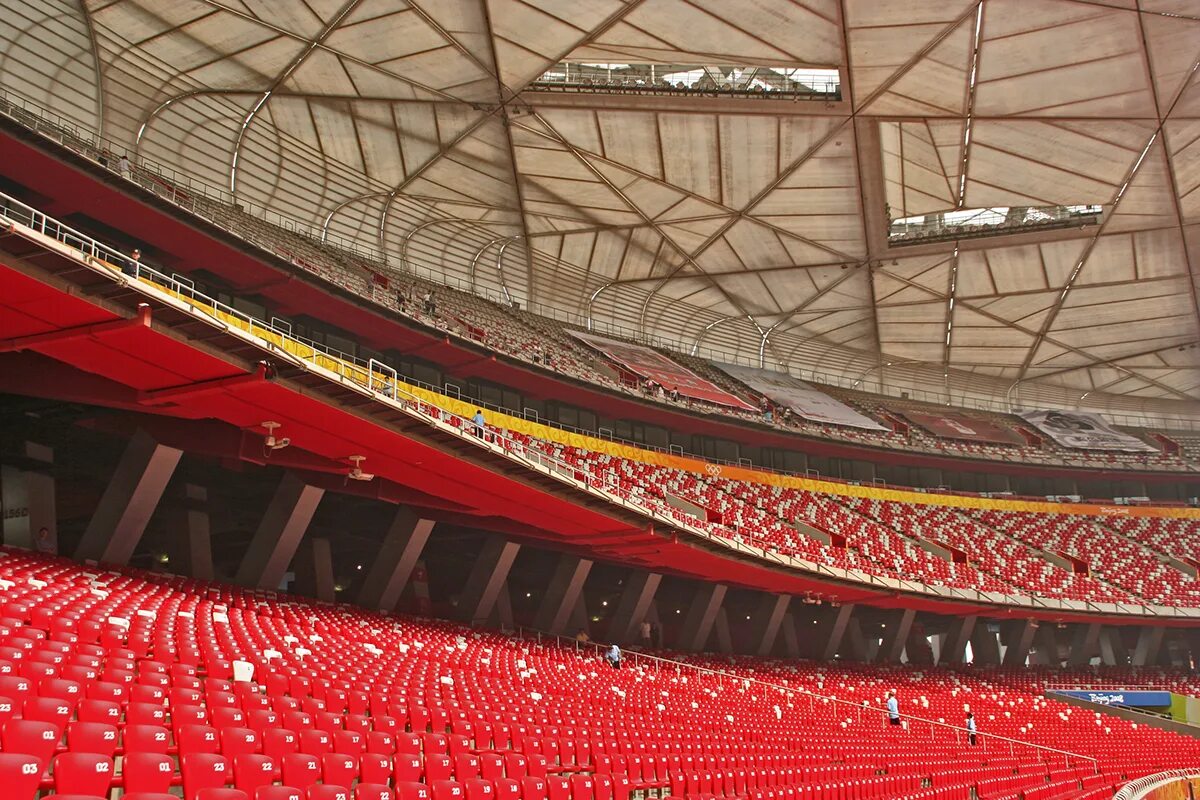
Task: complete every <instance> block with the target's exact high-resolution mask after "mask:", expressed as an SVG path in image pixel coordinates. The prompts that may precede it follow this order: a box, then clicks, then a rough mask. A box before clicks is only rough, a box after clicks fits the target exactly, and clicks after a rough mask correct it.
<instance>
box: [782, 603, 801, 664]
mask: <svg viewBox="0 0 1200 800" xmlns="http://www.w3.org/2000/svg"><path fill="white" fill-rule="evenodd" d="M782 627H784V655H785V656H787V657H788V658H799V657H800V639H799V637H798V636H797V634H796V614H785V615H784V625H782Z"/></svg>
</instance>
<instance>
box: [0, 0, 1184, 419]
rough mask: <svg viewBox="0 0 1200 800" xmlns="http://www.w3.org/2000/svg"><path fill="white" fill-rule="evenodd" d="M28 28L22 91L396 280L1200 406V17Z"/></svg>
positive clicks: (1109, 402)
mask: <svg viewBox="0 0 1200 800" xmlns="http://www.w3.org/2000/svg"><path fill="white" fill-rule="evenodd" d="M0 35H2V37H3V38H2V41H0V47H2V48H3V52H2V53H0V84H2V85H3V86H4V87H6V88H11V89H13V90H15V91H17V92H20V93H21V94H24V95H27V96H29V97H31V98H32V99H33V100H35V101H37V102H41V103H44V104H47V105H49V106H51V107H52V108H54V109H55V110H56V111H57V112H58V113H60V114H63V115H65V116H67V117H69V118H71V119H73V120H76V121H77V122H79V123H80V124H82V125H86V126H90V127H93V128H99V129H101V130H102V132H103V134H104V135H105V136H107V137H109V138H110V139H112V140H113V141H114V142H116V143H118V144H119V145H120V146H123V147H127V148H128V149H129V150H130V151H131V152H133V151H136V152H137V154H138V155H139V156H140V157H141V158H144V159H149V160H152V161H155V162H159V163H162V164H166V165H169V166H171V167H173V168H175V169H179V170H181V171H183V172H186V173H188V174H191V175H194V176H196V177H198V178H200V179H201V180H203V181H206V182H208V183H210V184H213V185H217V186H221V187H223V189H224V190H225V191H226V192H229V193H230V194H231V195H232V197H231V198H230V199H236V201H237V202H238V203H241V204H243V205H244V206H246V207H247V208H251V207H254V206H263V207H267V208H271V209H273V210H275V211H277V212H279V213H282V214H285V215H288V216H290V217H292V218H295V219H297V220H299V221H301V222H303V223H305V224H307V225H311V226H313V227H314V229H318V230H321V231H324V232H325V234H326V235H328V236H330V237H337V238H340V239H348V240H353V241H355V242H357V243H359V244H362V245H365V246H369V247H373V248H377V249H379V250H380V251H381V252H383V253H384V254H386V257H387V259H388V262H389V263H390V264H391V265H393V267H395V268H410V269H418V268H420V267H425V268H432V269H436V270H438V271H441V272H443V273H444V274H445V277H446V278H447V279H450V280H453V281H456V282H460V283H461V282H470V283H473V284H475V285H476V286H477V287H478V288H479V289H481V290H487V291H489V292H492V293H494V294H500V293H503V294H505V295H507V296H511V297H512V298H513V299H515V300H517V301H519V302H520V303H521V304H522V305H523V306H526V307H532V308H534V309H535V310H536V309H539V308H540V309H545V310H550V309H553V311H554V313H556V314H559V315H561V314H562V313H564V312H565V313H569V314H572V315H575V318H577V319H579V320H580V321H581V322H584V323H585V324H586V323H588V322H590V323H591V324H593V325H595V326H596V327H598V328H599V329H601V330H604V329H608V330H617V329H625V330H627V331H628V332H630V333H631V335H636V336H641V337H648V338H653V339H658V340H664V341H668V340H669V341H674V342H677V343H679V345H680V346H681V347H683V348H684V349H694V350H696V351H697V352H699V353H701V354H705V353H707V352H709V351H710V350H711V351H716V353H717V355H718V356H720V354H721V353H726V354H728V356H727V357H728V358H736V359H738V360H741V361H744V362H750V363H758V362H759V361H760V360H761V362H762V363H763V364H765V365H767V366H779V365H783V366H785V367H787V368H789V369H791V371H793V372H794V373H797V374H800V375H801V376H803V377H810V376H815V377H816V378H817V379H818V380H822V379H823V380H828V381H830V382H838V383H842V384H843V385H848V386H849V385H854V386H858V387H859V388H863V389H867V390H876V391H885V392H895V391H898V390H900V389H904V390H929V391H933V392H935V393H937V392H949V393H952V394H953V395H954V396H955V397H956V398H959V397H964V396H972V397H984V398H986V397H991V398H995V399H1001V400H1002V399H1009V400H1020V401H1023V402H1026V403H1027V404H1035V403H1037V402H1041V401H1044V402H1053V403H1058V404H1062V403H1067V404H1071V403H1081V404H1082V405H1083V406H1084V407H1094V408H1102V409H1109V410H1114V411H1119V410H1129V411H1136V410H1139V409H1144V410H1149V409H1158V410H1161V411H1163V412H1168V411H1169V412H1171V413H1196V408H1197V398H1198V397H1200V347H1198V344H1200V324H1198V312H1197V288H1196V279H1197V273H1196V270H1197V269H1200V267H1197V266H1196V262H1197V261H1198V260H1200V189H1198V187H1200V76H1198V75H1197V71H1198V67H1200V8H1197V6H1196V4H1195V2H1193V0H1102V1H1101V0H1095V1H1092V0H903V1H900V0H721V1H720V2H718V0H588V1H587V2H567V1H566V0H415V1H414V0H349V1H348V2H347V0H179V1H178V2H161V0H83V2H82V3H80V2H75V1H74V0H44V2H39V3H26V2H21V0H0ZM1042 223H1046V224H1042ZM402 253H407V254H408V256H407V260H402V259H403V256H402Z"/></svg>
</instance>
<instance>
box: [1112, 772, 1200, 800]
mask: <svg viewBox="0 0 1200 800" xmlns="http://www.w3.org/2000/svg"><path fill="white" fill-rule="evenodd" d="M1194 778H1200V767H1193V768H1190V769H1173V770H1169V771H1167V772H1156V773H1154V774H1153V775H1146V776H1145V777H1142V778H1138V779H1137V780H1134V781H1130V782H1129V783H1127V784H1125V785H1124V786H1123V787H1121V790H1120V791H1119V792H1117V793H1116V794H1115V795H1114V796H1113V800H1142V798H1144V797H1145V796H1146V795H1147V794H1148V793H1149V792H1150V791H1152V790H1153V789H1158V788H1159V787H1162V786H1168V785H1170V784H1172V783H1174V782H1175V781H1177V780H1180V779H1189V780H1190V779H1194Z"/></svg>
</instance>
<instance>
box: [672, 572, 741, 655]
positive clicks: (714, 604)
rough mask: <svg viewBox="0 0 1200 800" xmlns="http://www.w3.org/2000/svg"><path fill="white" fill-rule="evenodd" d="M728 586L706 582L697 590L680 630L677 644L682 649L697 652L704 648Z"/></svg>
mask: <svg viewBox="0 0 1200 800" xmlns="http://www.w3.org/2000/svg"><path fill="white" fill-rule="evenodd" d="M728 588H729V587H727V586H725V585H724V584H720V583H706V584H701V586H700V587H699V588H698V589H697V590H696V594H695V595H694V596H693V597H692V602H691V603H690V604H689V605H688V610H687V613H686V614H684V616H683V628H682V629H681V630H680V631H679V641H678V643H677V645H676V646H677V647H678V648H679V649H680V650H688V651H692V652H696V651H700V650H703V649H704V646H705V645H706V644H707V643H708V635H709V634H710V633H712V628H713V623H714V622H716V619H717V611H718V610H719V609H720V608H721V603H723V602H725V592H726V591H727V590H728Z"/></svg>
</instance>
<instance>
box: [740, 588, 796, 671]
mask: <svg viewBox="0 0 1200 800" xmlns="http://www.w3.org/2000/svg"><path fill="white" fill-rule="evenodd" d="M791 602H792V597H791V595H787V594H775V595H771V594H768V595H763V597H762V599H761V600H760V601H759V603H758V608H757V609H756V610H755V612H754V620H753V624H754V629H753V633H752V638H751V640H750V641H751V642H758V644H757V645H756V649H755V652H756V653H758V654H759V655H760V656H769V655H771V651H772V650H774V649H775V639H776V638H777V637H778V636H779V628H780V626H782V625H783V620H784V617H786V616H787V610H788V606H789V605H790V604H791ZM794 635H795V633H794V632H793V636H794Z"/></svg>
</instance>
